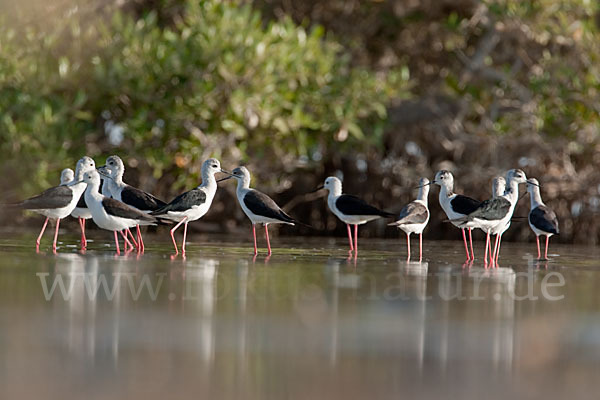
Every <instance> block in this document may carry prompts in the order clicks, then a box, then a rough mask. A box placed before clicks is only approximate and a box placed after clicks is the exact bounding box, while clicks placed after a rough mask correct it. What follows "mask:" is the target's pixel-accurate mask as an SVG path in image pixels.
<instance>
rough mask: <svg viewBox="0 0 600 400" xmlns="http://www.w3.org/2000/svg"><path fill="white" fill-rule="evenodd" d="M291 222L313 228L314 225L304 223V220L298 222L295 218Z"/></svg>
mask: <svg viewBox="0 0 600 400" xmlns="http://www.w3.org/2000/svg"><path fill="white" fill-rule="evenodd" d="M293 223H294V225H301V226H304V227H306V228H310V229H315V227H314V226H312V225H309V224H305V223H304V222H300V221H298V220H297V219H294V221H293Z"/></svg>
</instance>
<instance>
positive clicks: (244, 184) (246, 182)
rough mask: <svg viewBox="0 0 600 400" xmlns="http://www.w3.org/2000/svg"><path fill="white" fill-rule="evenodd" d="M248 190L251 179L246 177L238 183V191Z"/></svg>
mask: <svg viewBox="0 0 600 400" xmlns="http://www.w3.org/2000/svg"><path fill="white" fill-rule="evenodd" d="M246 189H250V178H249V177H247V176H244V177H243V178H242V179H238V182H237V191H238V192H240V191H244V190H246Z"/></svg>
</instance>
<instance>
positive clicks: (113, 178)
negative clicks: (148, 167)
mask: <svg viewBox="0 0 600 400" xmlns="http://www.w3.org/2000/svg"><path fill="white" fill-rule="evenodd" d="M98 172H99V173H100V175H104V176H105V177H106V178H105V179H104V185H103V186H102V194H103V195H105V196H107V197H112V198H113V199H117V200H119V201H122V202H123V203H125V204H127V205H128V206H131V207H134V208H137V209H138V210H140V211H143V212H151V211H156V210H158V209H159V208H161V207H164V206H165V205H166V203H165V202H164V201H162V200H160V199H158V198H157V197H156V196H154V195H152V194H150V193H148V192H145V191H143V190H141V189H138V188H135V187H133V186H131V185H128V184H126V183H125V182H123V174H124V173H125V164H123V160H121V157H119V156H116V155H113V156H110V157H108V158H107V159H106V164H105V165H103V166H102V167H100V168H98ZM136 228H137V233H136V236H137V242H136V241H134V243H135V244H136V245H137V246H138V249H139V250H141V251H144V239H143V238H142V232H141V231H140V227H139V225H138V226H137V227H136ZM128 233H129V234H130V235H131V232H128ZM132 236H133V235H132Z"/></svg>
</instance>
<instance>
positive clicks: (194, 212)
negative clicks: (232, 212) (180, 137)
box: [151, 158, 229, 255]
mask: <svg viewBox="0 0 600 400" xmlns="http://www.w3.org/2000/svg"><path fill="white" fill-rule="evenodd" d="M218 172H224V173H226V174H229V172H227V171H224V170H223V169H221V163H220V162H219V160H217V159H216V158H209V159H208V160H206V161H204V163H203V164H202V183H201V184H200V186H198V187H196V188H194V189H192V190H190V191H188V192H185V193H183V194H180V195H179V196H177V197H176V198H174V199H173V200H172V201H171V202H170V203H169V204H166V205H164V206H162V207H160V208H159V209H157V210H155V211H152V213H151V214H152V215H154V216H157V217H160V218H166V219H170V220H172V221H176V222H177V225H175V226H174V227H173V229H171V240H172V241H173V246H174V247H175V255H177V254H179V250H178V249H177V243H176V242H175V236H174V234H175V231H176V230H177V228H179V226H180V225H181V224H185V225H184V227H183V243H182V244H181V252H182V254H184V255H185V239H186V236H187V225H188V223H189V222H192V221H196V220H197V219H200V218H202V217H203V216H204V215H205V214H206V213H207V212H208V210H209V209H210V206H211V204H212V201H213V198H214V197H215V193H216V192H217V181H216V179H215V174H216V173H218Z"/></svg>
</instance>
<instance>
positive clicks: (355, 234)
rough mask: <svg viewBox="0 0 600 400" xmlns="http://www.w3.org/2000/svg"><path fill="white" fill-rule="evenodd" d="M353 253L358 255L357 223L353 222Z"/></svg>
mask: <svg viewBox="0 0 600 400" xmlns="http://www.w3.org/2000/svg"><path fill="white" fill-rule="evenodd" d="M354 255H355V256H356V255H358V224H354Z"/></svg>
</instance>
